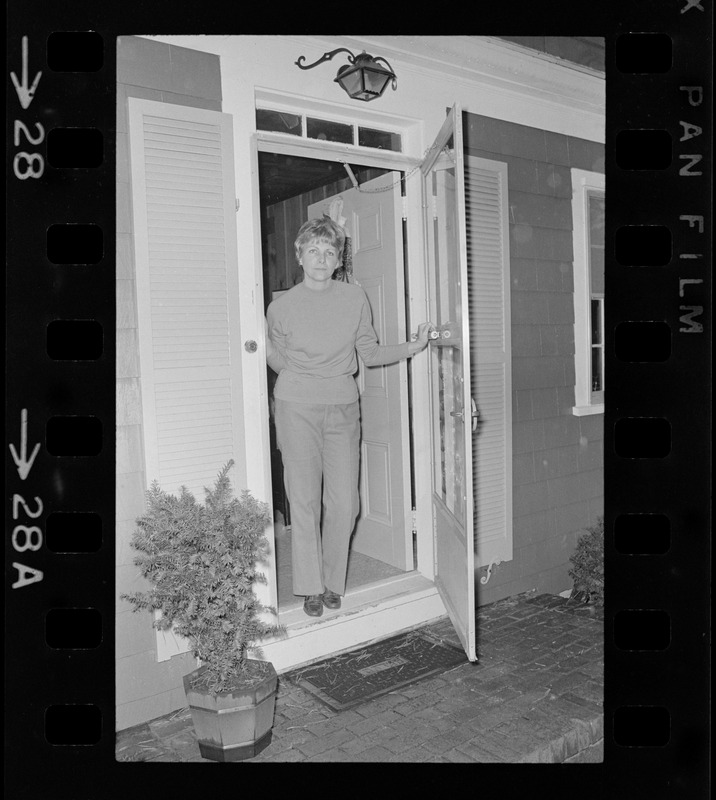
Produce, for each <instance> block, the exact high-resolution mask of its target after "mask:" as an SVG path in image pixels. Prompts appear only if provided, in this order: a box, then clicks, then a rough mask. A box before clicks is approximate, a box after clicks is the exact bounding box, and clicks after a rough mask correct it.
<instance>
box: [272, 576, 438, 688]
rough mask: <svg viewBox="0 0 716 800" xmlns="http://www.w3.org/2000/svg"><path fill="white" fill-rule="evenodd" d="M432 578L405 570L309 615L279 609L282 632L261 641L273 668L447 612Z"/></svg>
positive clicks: (361, 642)
mask: <svg viewBox="0 0 716 800" xmlns="http://www.w3.org/2000/svg"><path fill="white" fill-rule="evenodd" d="M445 613H446V611H445V605H444V604H443V601H442V599H441V598H440V595H439V594H438V590H437V588H436V586H435V584H434V583H433V582H432V581H430V580H428V579H427V578H425V577H424V576H423V575H420V574H419V573H417V572H408V573H405V574H404V575H398V576H396V577H393V578H388V579H385V580H382V581H376V582H375V583H370V584H365V585H364V586H360V587H356V588H355V589H353V590H351V591H350V592H349V593H348V594H347V595H346V596H345V597H344V598H343V603H342V606H341V608H340V609H338V610H336V611H328V610H327V609H324V613H323V616H321V617H309V616H307V615H306V614H305V613H304V611H303V606H299V607H298V608H293V609H290V610H287V611H285V612H283V613H281V614H280V615H279V620H280V622H281V624H282V625H284V626H285V628H286V635H285V636H284V637H283V638H277V639H274V640H272V641H268V642H264V643H262V644H261V650H262V654H263V658H264V659H266V660H267V661H271V662H272V664H273V665H274V668H275V669H276V671H277V672H279V673H280V672H286V671H287V670H289V669H293V668H295V667H299V666H305V665H307V664H310V663H312V662H314V661H318V660H320V659H322V658H326V657H328V656H331V655H336V654H338V653H341V652H345V651H347V650H352V649H354V648H356V647H359V646H361V645H364V644H368V643H370V642H374V641H376V640H378V639H384V638H387V637H389V636H393V635H395V634H397V633H400V632H402V631H405V630H408V629H410V628H413V627H417V626H419V625H422V624H424V623H426V622H430V621H432V620H435V619H438V618H439V617H443V616H444V615H445Z"/></svg>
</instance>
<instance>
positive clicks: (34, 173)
mask: <svg viewBox="0 0 716 800" xmlns="http://www.w3.org/2000/svg"><path fill="white" fill-rule="evenodd" d="M35 127H36V128H37V134H36V135H35V137H34V138H33V136H32V134H31V133H30V130H29V129H28V127H27V125H25V123H24V122H21V121H20V120H19V119H16V120H15V134H14V137H13V141H14V144H15V147H19V146H20V134H21V133H23V134H24V135H25V138H26V139H27V141H28V142H30V144H40V143H41V142H42V141H44V139H45V129H44V128H43V127H42V124H41V123H39V122H36V123H35ZM21 163H24V164H26V165H27V166H26V168H25V169H24V170H22V171H21V169H20V164H21ZM35 164H36V165H37V166H33V165H35ZM12 168H13V172H14V173H15V176H16V177H17V178H19V179H20V180H21V181H24V180H27V178H39V177H40V176H41V175H42V173H43V172H44V171H45V159H44V158H43V157H42V156H41V155H40V154H39V153H26V152H25V151H24V150H21V151H20V152H19V153H15V158H14V159H13V161H12Z"/></svg>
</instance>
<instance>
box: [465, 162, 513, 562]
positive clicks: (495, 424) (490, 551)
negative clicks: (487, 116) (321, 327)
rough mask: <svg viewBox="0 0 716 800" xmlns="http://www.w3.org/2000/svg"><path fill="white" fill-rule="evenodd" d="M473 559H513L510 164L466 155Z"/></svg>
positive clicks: (484, 560)
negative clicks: (475, 414) (474, 413)
mask: <svg viewBox="0 0 716 800" xmlns="http://www.w3.org/2000/svg"><path fill="white" fill-rule="evenodd" d="M465 195H466V216H467V224H466V228H467V259H468V293H469V302H470V360H471V369H470V379H471V385H472V396H473V399H474V400H475V402H476V404H477V408H478V411H479V413H480V417H479V422H478V426H477V431H475V432H473V436H472V458H473V497H474V503H475V518H474V522H475V528H474V530H475V548H476V566H485V565H488V564H490V563H491V562H494V561H506V560H510V559H511V558H512V389H511V354H510V281H509V263H510V258H509V236H508V205H507V165H506V164H504V163H501V162H493V161H488V160H485V159H481V158H475V157H474V156H468V157H466V159H465Z"/></svg>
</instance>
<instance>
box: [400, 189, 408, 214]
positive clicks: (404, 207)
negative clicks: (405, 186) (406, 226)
mask: <svg viewBox="0 0 716 800" xmlns="http://www.w3.org/2000/svg"><path fill="white" fill-rule="evenodd" d="M401 200H402V201H403V219H407V218H408V197H407V195H403V196H402V197H401Z"/></svg>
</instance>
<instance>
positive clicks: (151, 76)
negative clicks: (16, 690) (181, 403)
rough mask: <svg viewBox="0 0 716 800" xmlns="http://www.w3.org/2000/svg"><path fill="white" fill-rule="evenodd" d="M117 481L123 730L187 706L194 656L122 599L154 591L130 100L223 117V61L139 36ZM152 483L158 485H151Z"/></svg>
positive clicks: (126, 78) (121, 169)
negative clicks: (141, 544) (137, 531)
mask: <svg viewBox="0 0 716 800" xmlns="http://www.w3.org/2000/svg"><path fill="white" fill-rule="evenodd" d="M117 81H118V85H117V387H116V388H117V419H116V425H117V428H116V441H117V456H116V459H117V464H116V469H117V478H116V499H117V511H116V580H117V616H116V629H115V636H116V691H117V722H116V724H117V729H118V730H121V729H123V728H127V727H130V726H132V725H136V724H138V723H140V722H144V721H146V720H148V719H153V718H154V717H158V716H161V715H162V714H166V713H168V712H170V711H172V710H174V709H177V708H181V707H182V706H183V705H185V702H186V701H185V696H184V689H183V687H182V675H184V674H186V673H187V672H190V671H191V670H192V669H194V667H195V664H196V662H195V661H194V659H193V657H192V656H191V655H190V654H184V655H181V656H176V657H174V658H172V659H170V660H169V661H164V662H157V660H156V637H155V632H154V629H153V628H152V618H151V616H150V615H149V614H146V613H134V612H132V610H131V606H130V605H129V603H127V602H126V601H124V600H120V599H119V595H121V594H123V593H126V592H133V591H142V590H144V589H146V588H148V584H147V583H146V581H144V579H142V578H141V576H139V575H138V572H137V568H136V567H135V566H134V564H133V563H132V561H133V558H134V553H133V551H132V549H131V547H130V539H131V536H132V533H133V531H134V521H135V519H136V518H137V517H138V516H140V515H141V514H142V513H143V512H144V507H145V505H144V492H145V489H146V488H147V484H146V480H147V479H146V476H145V474H144V454H143V441H142V414H141V395H140V383H139V350H138V340H137V307H136V289H135V277H136V273H135V263H134V242H133V230H132V228H133V225H132V208H131V186H130V169H129V138H128V123H127V98H128V97H141V98H146V99H150V100H158V101H161V102H164V103H176V104H178V105H184V106H195V107H199V108H209V109H214V110H216V111H220V110H221V76H220V71H219V58H218V57H217V56H215V55H211V54H209V53H200V52H198V51H195V50H187V49H186V48H183V47H176V46H174V45H168V44H163V43H157V42H150V41H147V40H145V39H141V38H136V37H120V39H119V40H118V43H117ZM150 479H151V478H150Z"/></svg>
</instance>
